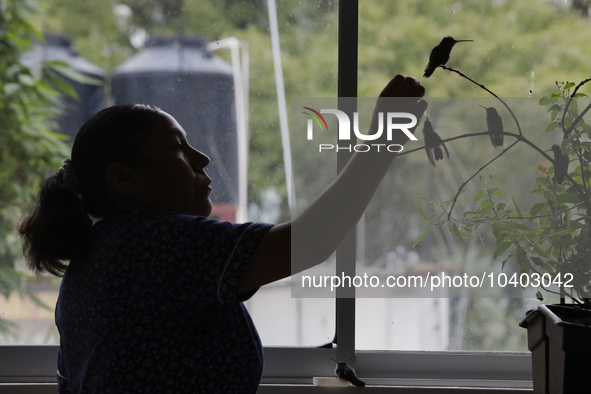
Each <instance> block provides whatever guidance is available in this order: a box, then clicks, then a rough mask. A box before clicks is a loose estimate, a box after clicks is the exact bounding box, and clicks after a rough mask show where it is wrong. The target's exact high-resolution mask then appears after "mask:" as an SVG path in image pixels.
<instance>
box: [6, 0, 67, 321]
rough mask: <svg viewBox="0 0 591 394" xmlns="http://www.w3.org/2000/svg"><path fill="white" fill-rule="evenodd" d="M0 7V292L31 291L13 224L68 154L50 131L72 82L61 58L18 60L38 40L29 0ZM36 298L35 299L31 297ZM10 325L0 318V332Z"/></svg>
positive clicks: (31, 4)
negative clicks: (35, 64) (37, 63)
mask: <svg viewBox="0 0 591 394" xmlns="http://www.w3.org/2000/svg"><path fill="white" fill-rule="evenodd" d="M3 7H4V8H2V9H0V15H1V16H2V18H1V25H0V59H2V62H0V294H1V295H2V296H3V297H5V298H8V296H9V295H10V294H11V293H12V292H14V291H17V292H19V293H20V294H21V295H26V296H29V297H31V298H34V296H33V295H32V294H30V293H28V292H27V291H26V288H25V287H24V286H23V283H24V281H23V279H24V277H25V275H24V274H23V273H22V272H20V271H19V270H18V269H17V261H18V259H19V258H20V256H22V251H21V249H20V242H19V240H18V237H17V235H16V231H15V229H16V224H17V222H18V220H19V219H20V218H21V216H22V214H23V211H24V210H26V209H27V205H30V204H31V202H32V201H33V197H34V196H35V195H36V193H37V190H38V188H39V184H40V182H41V180H43V179H44V178H46V176H47V175H48V174H49V171H51V170H54V171H55V169H56V168H57V166H58V165H59V163H60V160H63V159H64V158H66V157H67V156H68V155H69V152H68V149H67V147H66V145H65V144H64V143H63V142H62V141H61V140H62V137H61V136H60V135H59V134H56V133H54V132H52V131H51V130H52V127H53V126H54V125H55V123H54V121H53V119H54V118H55V116H56V115H57V114H58V113H59V112H58V109H57V108H59V107H57V106H58V105H59V104H60V101H59V93H58V92H57V91H56V90H54V88H53V87H52V85H51V84H52V83H53V84H55V85H57V86H58V87H60V88H62V89H63V90H64V92H70V93H72V90H71V88H70V87H69V86H68V85H66V84H65V83H64V82H62V80H61V79H59V75H63V74H64V72H63V71H64V70H63V64H60V63H51V62H49V63H46V64H45V65H44V66H43V67H42V68H40V69H35V68H28V67H26V66H24V65H23V64H21V63H20V56H21V54H22V53H23V52H25V51H27V50H28V49H29V47H30V45H31V43H32V40H33V38H34V37H35V38H37V39H39V40H43V38H42V37H41V36H40V35H39V33H38V32H37V31H36V30H35V29H34V28H33V27H32V25H31V23H30V18H31V16H32V15H34V14H35V12H36V11H35V7H34V4H33V3H32V2H29V1H13V0H6V1H4V3H3ZM34 300H35V301H36V299H34ZM10 328H13V326H11V325H10V324H8V323H7V322H5V321H2V320H0V332H2V331H6V330H8V329H10Z"/></svg>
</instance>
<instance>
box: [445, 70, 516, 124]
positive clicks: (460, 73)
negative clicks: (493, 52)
mask: <svg viewBox="0 0 591 394" xmlns="http://www.w3.org/2000/svg"><path fill="white" fill-rule="evenodd" d="M440 67H441V68H443V69H444V70H447V71H452V72H455V73H456V74H458V75H460V76H461V77H464V78H466V79H467V80H468V81H470V82H472V83H473V84H475V85H477V86H479V87H481V88H482V89H484V90H486V91H487V92H489V93H490V94H492V95H493V96H495V97H496V98H497V99H498V100H499V101H500V102H501V103H503V105H504V106H505V108H507V109H508V110H509V112H510V113H511V116H512V117H513V120H515V124H516V125H517V130H518V131H519V135H523V133H522V132H521V126H519V121H518V120H517V117H515V114H514V113H513V111H511V108H509V106H508V105H507V103H505V102H504V101H503V99H502V98H500V97H499V96H497V95H496V94H494V93H493V92H492V91H491V90H490V89H488V88H487V87H486V86H484V85H482V84H480V83H478V82H476V81H475V80H473V79H472V78H470V77H468V76H467V75H465V74H463V73H462V72H460V71H458V70H455V69H453V68H451V67H445V66H440Z"/></svg>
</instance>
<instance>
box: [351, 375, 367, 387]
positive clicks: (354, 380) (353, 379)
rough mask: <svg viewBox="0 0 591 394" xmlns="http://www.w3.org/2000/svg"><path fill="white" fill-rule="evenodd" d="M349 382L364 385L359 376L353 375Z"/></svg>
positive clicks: (354, 384)
mask: <svg viewBox="0 0 591 394" xmlns="http://www.w3.org/2000/svg"><path fill="white" fill-rule="evenodd" d="M349 382H351V384H352V385H353V386H356V387H365V382H363V381H361V380H359V378H357V377H355V376H352V377H351V378H349Z"/></svg>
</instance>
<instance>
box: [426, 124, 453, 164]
mask: <svg viewBox="0 0 591 394" xmlns="http://www.w3.org/2000/svg"><path fill="white" fill-rule="evenodd" d="M423 136H424V137H425V150H426V151H427V157H428V158H429V161H430V162H431V164H432V165H433V167H437V166H436V165H435V160H443V150H441V147H443V149H445V153H446V155H447V158H448V159H449V152H448V151H447V147H446V146H445V143H444V142H443V140H442V139H441V137H440V136H439V134H437V132H436V131H435V130H434V129H433V125H432V124H431V121H430V120H429V116H428V115H425V126H424V127H423Z"/></svg>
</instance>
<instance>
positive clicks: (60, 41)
mask: <svg viewBox="0 0 591 394" xmlns="http://www.w3.org/2000/svg"><path fill="white" fill-rule="evenodd" d="M44 37H45V41H46V43H45V44H41V43H40V42H35V43H34V44H33V45H32V49H31V51H29V52H27V53H24V54H23V57H22V59H21V60H22V62H23V64H25V65H26V66H28V67H39V66H41V63H42V62H43V61H46V60H60V61H63V62H66V63H68V64H69V65H70V68H71V69H72V70H74V71H78V72H80V73H83V74H85V75H87V76H90V77H92V78H95V79H99V80H101V81H104V79H105V72H104V70H103V69H102V68H100V67H98V66H96V65H94V64H92V63H90V62H89V61H88V60H86V59H84V58H82V57H80V56H79V55H78V53H77V52H76V51H75V50H74V49H73V48H72V42H71V41H70V39H69V38H68V37H66V36H64V35H61V34H46V35H45V36H44ZM63 79H64V80H65V81H66V82H68V83H69V84H70V85H71V86H72V87H73V88H74V90H75V91H76V93H78V98H77V99H75V98H73V97H70V96H68V95H65V94H63V95H62V99H63V100H64V103H65V112H64V114H63V115H62V116H61V117H60V118H59V119H58V123H59V127H60V130H58V131H59V132H60V133H62V134H65V135H68V136H70V137H71V138H72V140H73V138H74V137H76V134H77V133H78V130H80V127H82V125H83V124H84V122H86V120H87V119H88V118H90V117H91V116H92V115H94V114H95V113H97V112H98V111H100V110H101V109H103V108H104V94H105V90H104V87H103V86H102V85H90V84H84V83H80V82H76V81H72V80H70V79H68V78H63Z"/></svg>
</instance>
